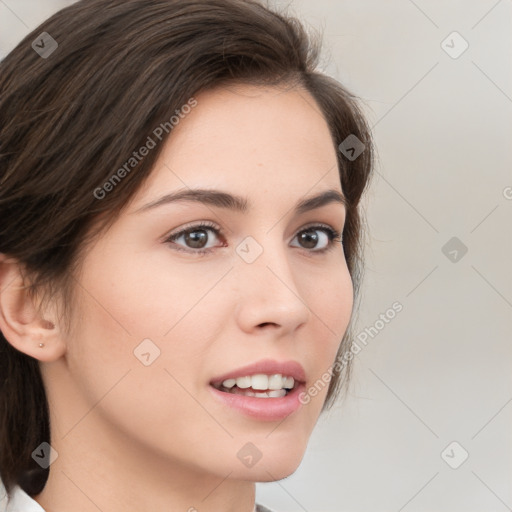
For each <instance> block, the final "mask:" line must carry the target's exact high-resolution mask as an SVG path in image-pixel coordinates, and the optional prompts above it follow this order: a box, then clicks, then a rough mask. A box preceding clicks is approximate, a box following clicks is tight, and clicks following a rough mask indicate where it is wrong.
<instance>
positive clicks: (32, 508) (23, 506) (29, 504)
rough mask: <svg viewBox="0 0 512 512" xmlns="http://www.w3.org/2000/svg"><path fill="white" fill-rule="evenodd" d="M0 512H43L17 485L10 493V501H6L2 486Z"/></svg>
mask: <svg viewBox="0 0 512 512" xmlns="http://www.w3.org/2000/svg"><path fill="white" fill-rule="evenodd" d="M0 495H1V496H2V499H1V500H0V512H45V510H44V508H43V507H41V505H39V503H37V501H36V500H34V499H33V498H31V497H30V496H29V495H28V494H27V493H26V492H25V491H24V490H23V489H22V488H21V487H20V486H19V485H16V486H15V487H14V488H13V490H12V493H11V499H10V500H7V494H6V493H5V488H4V486H3V485H2V489H1V491H0Z"/></svg>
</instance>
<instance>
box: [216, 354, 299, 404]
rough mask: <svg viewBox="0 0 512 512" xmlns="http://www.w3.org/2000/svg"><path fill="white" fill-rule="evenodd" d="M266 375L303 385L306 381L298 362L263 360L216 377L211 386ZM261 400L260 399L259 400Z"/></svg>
mask: <svg viewBox="0 0 512 512" xmlns="http://www.w3.org/2000/svg"><path fill="white" fill-rule="evenodd" d="M258 373H264V374H266V375H273V374H276V373H279V374H281V375H283V376H285V377H293V378H294V380H295V381H298V382H300V383H303V382H305V381H306V372H305V371H304V368H303V367H302V365H301V364H299V363H297V362H296V361H276V360H275V359H262V360H261V361H257V362H256V363H253V364H249V365H247V366H242V367H241V368H237V369H236V370H233V371H230V372H228V373H225V374H224V375H220V376H219V377H214V378H213V379H212V380H211V381H210V384H221V383H222V382H223V381H225V380H226V379H236V378H237V377H246V376H251V375H256V374H258ZM258 400H260V399H258Z"/></svg>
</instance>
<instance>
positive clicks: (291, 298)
mask: <svg viewBox="0 0 512 512" xmlns="http://www.w3.org/2000/svg"><path fill="white" fill-rule="evenodd" d="M256 237H257V238H256ZM290 250H291V249H290V248H289V247H288V246H287V244H286V243H285V242H284V241H283V239H282V236H281V235H280V234H279V230H277V229H276V230H272V231H270V233H266V232H265V231H263V229H262V230H261V231H259V232H258V233H256V234H252V235H249V236H247V237H246V238H245V239H244V240H242V242H241V243H240V244H239V245H238V246H237V248H236V252H237V261H236V265H235V266H236V267H237V272H236V275H237V277H236V278H237V279H238V280H239V297H238V304H237V307H238V308H239V309H240V308H241V310H242V311H245V313H247V314H248V315H249V318H250V320H248V321H249V322H250V324H252V325H255V324H259V323H269V322H272V323H276V324H279V325H282V326H283V325H288V326H291V325H294V324H297V325H298V324H300V323H303V322H305V321H306V320H307V317H308V315H309V309H308V307H307V305H306V304H305V298H304V297H303V291H302V290H301V287H300V283H297V280H296V277H297V275H296V272H294V269H293V267H292V266H291V264H290ZM242 316H243V315H242ZM244 318H246V320H247V316H245V317H244Z"/></svg>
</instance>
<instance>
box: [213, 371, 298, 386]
mask: <svg viewBox="0 0 512 512" xmlns="http://www.w3.org/2000/svg"><path fill="white" fill-rule="evenodd" d="M294 383H295V381H294V379H293V377H287V376H284V375H281V374H280V373H276V374H273V375H265V374H263V373H259V374H257V375H251V376H247V377H238V378H236V379H226V380H225V381H223V382H222V385H223V386H224V387H226V388H228V389H230V388H232V387H233V386H234V385H235V384H236V385H237V386H238V387H239V388H241V389H246V388H252V389H283V388H286V389H292V388H293V386H294Z"/></svg>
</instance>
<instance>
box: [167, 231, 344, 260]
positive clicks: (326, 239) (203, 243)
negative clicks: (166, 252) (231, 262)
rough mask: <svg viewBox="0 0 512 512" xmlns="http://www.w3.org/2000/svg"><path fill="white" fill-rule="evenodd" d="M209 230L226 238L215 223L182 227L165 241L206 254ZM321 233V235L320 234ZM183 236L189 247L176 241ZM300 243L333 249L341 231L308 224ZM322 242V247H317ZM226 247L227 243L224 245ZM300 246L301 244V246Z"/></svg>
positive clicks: (193, 252) (210, 249) (298, 236)
mask: <svg viewBox="0 0 512 512" xmlns="http://www.w3.org/2000/svg"><path fill="white" fill-rule="evenodd" d="M208 232H213V233H215V235H217V236H221V237H222V238H224V235H223V233H222V230H221V229H220V228H219V227H218V226H216V225H215V224H208V223H206V224H205V223H203V224H198V225H195V226H191V227H188V228H186V229H182V230H181V231H178V232H177V233H174V234H171V235H170V236H169V237H168V238H167V239H166V240H165V243H172V245H174V246H176V247H174V249H175V250H177V251H184V252H188V253H191V254H196V255H204V254H208V253H210V252H212V246H210V247H208V246H207V242H208ZM318 233H320V235H319V234H318ZM181 238H183V242H184V243H185V245H186V247H187V249H183V248H180V246H179V244H176V241H178V240H179V239H181ZM295 238H298V239H299V241H300V243H302V244H304V245H303V246H302V248H303V249H310V252H315V253H323V252H326V251H328V250H330V249H332V248H333V247H334V246H335V245H336V242H341V241H342V237H341V233H340V232H339V231H337V230H335V229H333V228H331V227H330V226H327V225H315V226H308V227H306V228H304V229H302V230H301V231H299V232H298V233H297V235H296V236H295ZM319 243H320V244H321V245H322V247H321V248H320V249H318V248H316V247H317V245H318V244H319ZM223 246H224V247H225V245H223ZM299 247H300V246H299Z"/></svg>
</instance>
